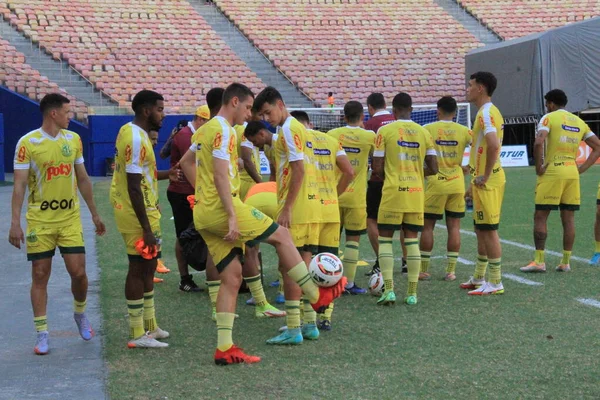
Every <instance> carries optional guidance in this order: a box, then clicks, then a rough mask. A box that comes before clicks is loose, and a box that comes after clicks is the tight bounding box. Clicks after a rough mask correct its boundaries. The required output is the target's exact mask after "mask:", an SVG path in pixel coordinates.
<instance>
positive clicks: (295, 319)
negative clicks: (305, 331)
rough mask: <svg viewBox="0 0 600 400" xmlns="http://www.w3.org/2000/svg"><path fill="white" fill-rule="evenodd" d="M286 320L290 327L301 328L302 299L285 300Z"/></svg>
mask: <svg viewBox="0 0 600 400" xmlns="http://www.w3.org/2000/svg"><path fill="white" fill-rule="evenodd" d="M285 312H286V314H287V315H286V316H285V322H286V324H287V327H288V329H298V328H300V300H286V301H285Z"/></svg>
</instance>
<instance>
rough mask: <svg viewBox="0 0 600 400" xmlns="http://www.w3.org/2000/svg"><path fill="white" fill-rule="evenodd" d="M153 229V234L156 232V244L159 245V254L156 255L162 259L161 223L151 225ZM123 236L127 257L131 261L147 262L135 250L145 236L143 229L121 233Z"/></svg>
mask: <svg viewBox="0 0 600 400" xmlns="http://www.w3.org/2000/svg"><path fill="white" fill-rule="evenodd" d="M151 228H152V232H154V236H155V237H156V243H157V244H158V248H157V250H158V254H157V255H156V258H160V257H161V253H160V248H161V242H162V233H161V230H160V223H156V222H155V223H153V224H152V223H151ZM121 236H123V241H125V248H126V251H127V257H128V258H129V261H144V260H146V259H145V258H143V257H142V256H141V255H140V254H139V253H138V252H137V250H136V249H135V243H136V242H137V241H138V240H140V239H141V238H142V237H143V236H144V231H143V230H142V227H141V226H140V227H139V230H138V231H128V232H121Z"/></svg>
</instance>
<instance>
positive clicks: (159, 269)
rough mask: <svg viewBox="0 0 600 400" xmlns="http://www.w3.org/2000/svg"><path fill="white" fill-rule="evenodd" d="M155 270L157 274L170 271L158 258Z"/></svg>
mask: <svg viewBox="0 0 600 400" xmlns="http://www.w3.org/2000/svg"><path fill="white" fill-rule="evenodd" d="M156 272H158V273H159V274H168V273H169V272H171V270H170V269H169V268H167V267H165V264H163V262H162V260H161V259H160V258H159V259H158V260H156Z"/></svg>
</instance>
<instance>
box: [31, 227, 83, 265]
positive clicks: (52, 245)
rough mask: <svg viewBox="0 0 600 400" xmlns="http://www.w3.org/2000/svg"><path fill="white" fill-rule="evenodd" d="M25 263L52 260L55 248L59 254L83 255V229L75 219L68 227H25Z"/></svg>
mask: <svg viewBox="0 0 600 400" xmlns="http://www.w3.org/2000/svg"><path fill="white" fill-rule="evenodd" d="M25 240H26V242H27V261H35V260H42V259H44V258H52V257H53V256H54V252H55V251H56V248H57V247H58V249H59V250H60V254H62V255H65V254H84V253H85V247H84V243H83V228H82V227H81V221H80V220H79V219H77V221H76V222H73V223H72V224H71V225H68V226H59V227H48V228H45V227H39V226H36V225H32V224H28V225H27V236H25Z"/></svg>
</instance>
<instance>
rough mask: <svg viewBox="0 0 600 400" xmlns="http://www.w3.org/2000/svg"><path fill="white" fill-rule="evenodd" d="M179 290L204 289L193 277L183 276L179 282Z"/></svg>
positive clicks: (188, 291)
mask: <svg viewBox="0 0 600 400" xmlns="http://www.w3.org/2000/svg"><path fill="white" fill-rule="evenodd" d="M179 290H181V291H182V292H186V293H192V292H203V291H204V290H203V289H202V288H200V287H199V286H198V285H196V282H194V279H192V277H191V276H190V277H189V278H187V277H186V278H183V279H182V280H181V282H179Z"/></svg>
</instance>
